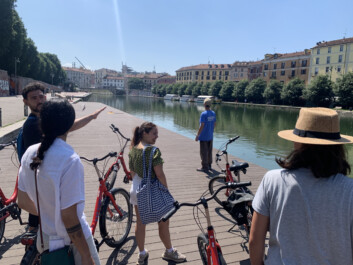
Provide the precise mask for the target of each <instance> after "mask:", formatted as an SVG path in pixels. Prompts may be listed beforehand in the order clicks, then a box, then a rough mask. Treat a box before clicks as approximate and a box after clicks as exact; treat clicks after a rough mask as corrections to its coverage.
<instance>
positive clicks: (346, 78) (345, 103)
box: [334, 72, 353, 109]
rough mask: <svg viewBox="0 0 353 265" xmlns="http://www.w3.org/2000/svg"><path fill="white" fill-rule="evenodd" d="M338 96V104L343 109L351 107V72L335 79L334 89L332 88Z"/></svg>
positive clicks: (352, 78) (352, 90)
mask: <svg viewBox="0 0 353 265" xmlns="http://www.w3.org/2000/svg"><path fill="white" fill-rule="evenodd" d="M334 91H335V93H336V95H337V96H338V102H339V104H341V106H342V107H343V108H346V109H348V108H352V107H353V72H349V73H347V74H345V75H343V76H342V78H339V79H337V81H336V87H335V88H334Z"/></svg>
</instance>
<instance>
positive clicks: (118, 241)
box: [99, 188, 132, 248]
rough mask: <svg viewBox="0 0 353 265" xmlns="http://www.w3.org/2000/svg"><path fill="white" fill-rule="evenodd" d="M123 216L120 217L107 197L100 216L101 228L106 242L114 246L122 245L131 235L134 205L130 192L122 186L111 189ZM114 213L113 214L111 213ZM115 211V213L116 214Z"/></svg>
mask: <svg viewBox="0 0 353 265" xmlns="http://www.w3.org/2000/svg"><path fill="white" fill-rule="evenodd" d="M110 193H111V194H112V195H113V197H114V199H115V202H116V204H117V205H118V207H119V209H120V211H122V213H123V216H122V217H119V215H118V214H117V213H116V210H115V208H114V206H113V204H112V202H111V200H110V198H109V197H106V198H105V200H104V203H103V206H102V209H101V212H100V216H99V229H100V233H101V236H102V238H103V239H104V242H105V243H106V244H107V245H108V246H109V247H112V248H118V247H120V246H121V245H122V244H123V243H124V242H125V240H126V238H127V236H128V235H129V232H130V229H131V224H132V206H131V204H130V195H129V193H128V192H127V191H126V190H124V189H121V188H115V189H112V190H111V191H110ZM112 213H113V216H112V217H110V216H111V214H112ZM114 213H115V214H114Z"/></svg>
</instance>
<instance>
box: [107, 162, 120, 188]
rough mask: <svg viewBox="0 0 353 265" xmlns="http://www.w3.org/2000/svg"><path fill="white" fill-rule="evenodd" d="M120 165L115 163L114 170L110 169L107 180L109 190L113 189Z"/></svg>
mask: <svg viewBox="0 0 353 265" xmlns="http://www.w3.org/2000/svg"><path fill="white" fill-rule="evenodd" d="M118 170H119V167H118V165H117V164H114V165H113V168H112V170H111V171H110V173H109V175H108V177H107V178H104V179H106V181H105V186H106V187H107V190H111V189H112V188H113V187H114V184H115V180H116V176H117V174H118Z"/></svg>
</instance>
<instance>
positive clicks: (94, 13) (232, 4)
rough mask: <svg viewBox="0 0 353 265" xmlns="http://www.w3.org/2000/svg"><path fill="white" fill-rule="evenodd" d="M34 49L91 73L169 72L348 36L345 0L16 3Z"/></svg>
mask: <svg viewBox="0 0 353 265" xmlns="http://www.w3.org/2000/svg"><path fill="white" fill-rule="evenodd" d="M16 9H17V11H18V13H19V15H20V17H21V18H22V20H23V22H24V24H25V27H26V29H27V34H28V36H29V37H30V38H32V39H33V41H34V42H35V44H36V46H37V48H38V51H40V52H50V53H54V54H57V55H58V57H59V59H60V61H61V63H62V65H64V66H71V65H72V62H76V66H79V63H78V62H77V61H76V59H75V56H76V57H78V58H79V59H80V60H81V61H82V63H83V64H84V65H85V66H86V67H87V68H90V69H92V70H96V69H100V68H109V69H115V70H119V71H120V69H121V64H122V62H124V63H127V65H128V66H130V67H132V68H133V69H134V70H136V71H152V70H153V67H155V69H156V71H157V72H168V73H169V74H172V75H174V74H175V70H177V69H179V68H181V67H184V66H190V65H196V64H201V63H207V62H208V61H210V62H211V63H233V62H234V61H239V60H240V61H242V60H244V61H253V60H257V59H263V57H264V54H266V53H274V52H278V53H289V52H295V51H302V50H304V49H305V48H311V47H313V46H315V44H316V42H318V41H322V40H326V41H329V40H335V39H340V38H343V36H344V34H345V36H346V37H347V38H348V37H353V15H352V10H353V1H352V0H338V1H333V0H331V1H327V0H321V1H320V0H312V1H310V0H309V1H308V0H296V1H293V0H290V1H289V0H276V1H275V0H267V1H264V0H253V1H248V0H243V1H238V0H217V1H216V0H46V1H43V0H17V8H16Z"/></svg>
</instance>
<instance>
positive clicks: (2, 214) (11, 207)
mask: <svg viewBox="0 0 353 265" xmlns="http://www.w3.org/2000/svg"><path fill="white" fill-rule="evenodd" d="M8 146H12V147H13V149H14V150H15V151H14V152H13V154H12V157H11V161H14V159H15V160H16V161H17V158H15V157H16V156H17V149H16V141H11V142H9V143H7V144H0V150H2V149H4V148H5V147H8ZM13 163H14V162H13ZM14 164H15V163H14ZM16 167H18V165H16ZM17 192H18V176H17V177H16V184H15V189H14V191H13V193H12V195H11V197H10V198H7V197H6V196H5V194H4V193H3V191H2V189H1V188H0V242H1V240H2V238H3V236H4V232H5V225H6V219H7V218H8V217H9V216H11V218H12V219H14V220H18V221H19V222H20V224H21V225H25V224H27V223H26V222H22V219H21V209H20V208H19V207H18V205H17V203H16V200H17Z"/></svg>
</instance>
